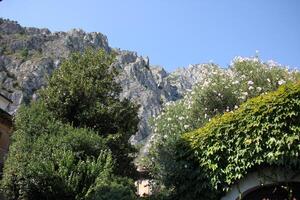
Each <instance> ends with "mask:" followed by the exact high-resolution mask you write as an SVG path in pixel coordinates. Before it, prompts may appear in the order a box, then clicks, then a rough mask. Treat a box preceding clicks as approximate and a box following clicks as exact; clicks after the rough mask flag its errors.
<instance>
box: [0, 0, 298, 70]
mask: <svg viewBox="0 0 300 200" xmlns="http://www.w3.org/2000/svg"><path fill="white" fill-rule="evenodd" d="M0 16H1V17H4V18H9V19H12V20H16V21H18V22H19V23H20V24H21V25H23V26H35V27H41V28H42V27H47V28H49V29H50V30H51V31H67V30H69V29H71V28H82V29H84V30H86V31H99V32H101V33H103V34H105V35H107V37H108V40H109V43H110V46H112V47H119V48H121V49H127V50H132V51H137V52H138V54H139V55H143V56H149V58H150V63H151V64H158V65H161V66H163V67H165V68H166V69H167V70H168V71H172V70H174V69H175V68H176V67H182V66H187V65H188V64H196V63H205V62H208V61H213V62H215V63H217V64H219V65H221V66H223V67H226V66H227V65H228V64H229V63H230V61H231V59H232V58H233V57H234V56H238V55H240V56H253V55H254V54H255V51H256V50H259V55H260V56H261V58H262V59H263V60H268V59H273V60H276V61H278V62H280V63H282V64H285V65H289V66H292V67H300V1H299V0H106V1H104V0H85V1H83V0H81V1H79V0H26V1H25V0H23V1H22V0H2V2H0Z"/></svg>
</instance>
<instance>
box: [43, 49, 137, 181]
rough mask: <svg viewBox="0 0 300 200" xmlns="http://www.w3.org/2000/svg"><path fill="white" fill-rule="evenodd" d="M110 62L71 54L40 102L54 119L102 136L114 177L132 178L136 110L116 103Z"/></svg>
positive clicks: (103, 56) (94, 54) (101, 56)
mask: <svg viewBox="0 0 300 200" xmlns="http://www.w3.org/2000/svg"><path fill="white" fill-rule="evenodd" d="M113 61H114V56H113V55H110V54H107V53H106V52H104V50H99V51H94V50H91V49H90V50H87V51H86V52H85V53H83V54H80V53H74V54H72V55H71V56H70V58H69V59H67V60H65V61H64V62H63V63H62V65H61V66H60V68H59V69H57V70H56V71H55V72H54V73H53V75H52V76H51V78H50V80H49V83H48V86H47V87H46V88H45V89H44V90H42V91H41V93H40V94H41V101H43V102H44V103H45V105H46V108H47V109H48V110H49V111H51V112H52V113H53V115H54V116H55V118H57V119H59V120H62V121H63V122H67V123H71V124H72V125H73V126H74V127H88V128H91V129H92V130H94V131H96V132H97V133H98V134H99V135H101V136H104V137H105V138H106V140H107V144H108V145H109V147H110V149H111V150H112V152H113V156H114V158H115V159H116V165H117V167H116V173H117V174H119V175H126V176H133V175H134V172H135V170H134V166H133V163H132V161H133V157H132V155H133V154H134V153H135V151H134V148H133V147H132V146H131V145H130V144H129V138H130V136H131V135H133V134H135V133H136V131H137V125H138V122H139V119H138V114H137V111H138V107H137V106H135V105H134V104H132V103H131V102H130V101H129V100H127V99H123V100H120V92H121V87H120V85H119V84H118V83H117V82H116V76H117V75H118V71H117V69H116V68H114V67H113V66H112V63H113Z"/></svg>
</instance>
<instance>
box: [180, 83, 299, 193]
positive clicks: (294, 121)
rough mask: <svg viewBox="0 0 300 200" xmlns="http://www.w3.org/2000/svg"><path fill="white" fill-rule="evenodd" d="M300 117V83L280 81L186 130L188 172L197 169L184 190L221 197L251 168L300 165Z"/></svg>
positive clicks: (184, 155) (182, 146) (184, 145)
mask: <svg viewBox="0 0 300 200" xmlns="http://www.w3.org/2000/svg"><path fill="white" fill-rule="evenodd" d="M299 119H300V83H298V84H288V85H284V86H281V87H280V88H279V89H278V90H277V91H275V92H270V93H268V94H266V95H261V96H259V97H256V98H253V99H251V100H249V101H247V102H246V103H244V104H242V105H241V107H240V108H239V109H237V110H236V111H234V112H227V113H225V114H224V115H221V116H217V117H214V118H213V119H212V120H211V121H210V122H208V123H207V124H206V125H205V126H204V127H202V128H200V129H198V130H195V131H192V132H189V133H186V134H184V135H183V143H179V144H180V145H178V146H177V147H178V150H177V158H178V159H179V160H181V162H184V163H185V168H186V170H185V172H189V173H190V174H195V175H196V176H194V177H193V179H182V181H181V182H180V185H193V186H194V187H193V188H192V189H191V188H187V187H186V186H185V192H186V193H194V195H195V196H198V199H216V198H220V196H221V195H222V194H223V193H224V192H226V191H227V190H228V189H229V187H230V186H231V185H232V184H234V183H235V182H236V181H238V180H240V179H241V178H243V177H244V176H245V175H246V174H247V173H248V172H249V171H250V170H255V169H257V168H261V167H266V166H280V167H284V168H286V169H287V168H291V169H294V170H300V159H299V151H300V146H299V142H300V134H299V130H300V124H299ZM185 172H184V173H185ZM184 173H183V174H181V176H183V175H186V174H184ZM175 184H178V183H175ZM177 187H179V185H177ZM194 188H197V189H196V191H195V190H194ZM203 196H204V198H202V197H203Z"/></svg>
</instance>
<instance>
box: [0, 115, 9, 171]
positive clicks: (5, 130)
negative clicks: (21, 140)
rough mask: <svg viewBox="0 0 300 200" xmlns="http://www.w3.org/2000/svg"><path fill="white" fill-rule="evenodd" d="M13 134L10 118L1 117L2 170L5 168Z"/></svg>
mask: <svg viewBox="0 0 300 200" xmlns="http://www.w3.org/2000/svg"><path fill="white" fill-rule="evenodd" d="M11 132H12V122H11V119H9V118H8V116H5V117H3V116H1V115H0V170H1V169H2V167H3V164H4V160H5V157H6V154H7V152H8V148H9V143H10V141H9V138H10V134H11Z"/></svg>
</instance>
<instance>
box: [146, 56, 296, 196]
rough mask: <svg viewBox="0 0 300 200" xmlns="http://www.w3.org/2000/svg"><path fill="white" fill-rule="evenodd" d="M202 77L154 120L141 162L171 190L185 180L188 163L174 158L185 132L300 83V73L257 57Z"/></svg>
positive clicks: (210, 68) (211, 68)
mask: <svg viewBox="0 0 300 200" xmlns="http://www.w3.org/2000/svg"><path fill="white" fill-rule="evenodd" d="M203 74H204V78H203V79H202V80H201V81H200V82H199V83H198V84H197V85H196V86H195V87H194V88H193V90H192V91H191V92H190V93H188V94H187V95H186V96H185V97H184V98H183V99H182V100H179V101H176V102H172V103H168V105H166V107H165V108H164V110H163V111H162V112H161V113H160V114H159V115H158V116H156V117H155V118H154V119H152V121H151V124H152V127H153V132H154V134H153V136H152V138H151V143H150V150H149V155H147V158H144V159H145V161H142V162H145V163H146V164H145V165H146V166H147V167H148V169H149V170H150V172H151V174H152V175H153V177H154V178H155V179H156V180H158V181H160V182H161V184H162V185H164V186H166V187H167V188H169V189H170V190H171V191H176V192H179V188H174V183H175V182H180V178H182V177H180V176H178V174H181V172H182V171H184V169H185V168H184V166H185V164H186V163H185V162H181V161H177V160H175V159H174V158H175V157H176V154H177V150H176V144H177V143H178V141H179V140H180V138H181V135H182V134H183V133H185V132H188V131H192V130H194V129H196V128H200V127H202V126H203V125H204V124H205V123H207V122H209V120H211V118H213V117H214V116H215V115H218V114H222V113H224V112H232V111H234V110H236V109H237V108H238V107H239V105H240V104H241V103H243V102H245V101H246V100H247V99H249V98H252V97H255V96H257V95H259V94H264V93H266V92H269V91H274V90H276V89H277V88H278V87H279V86H280V85H282V84H284V83H288V82H295V81H296V80H299V73H298V72H294V71H291V70H287V69H286V68H284V67H282V66H281V65H279V64H277V63H275V62H274V61H269V62H267V63H264V62H262V61H261V60H259V59H258V58H257V57H253V58H241V57H237V58H235V59H234V61H233V62H232V64H231V65H230V66H229V68H228V69H220V68H219V67H218V66H216V65H208V66H207V67H205V68H203ZM193 172H195V171H193ZM193 172H187V175H188V174H189V173H193ZM195 176H198V175H195ZM180 187H182V186H180ZM191 187H193V186H192V185H191Z"/></svg>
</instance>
